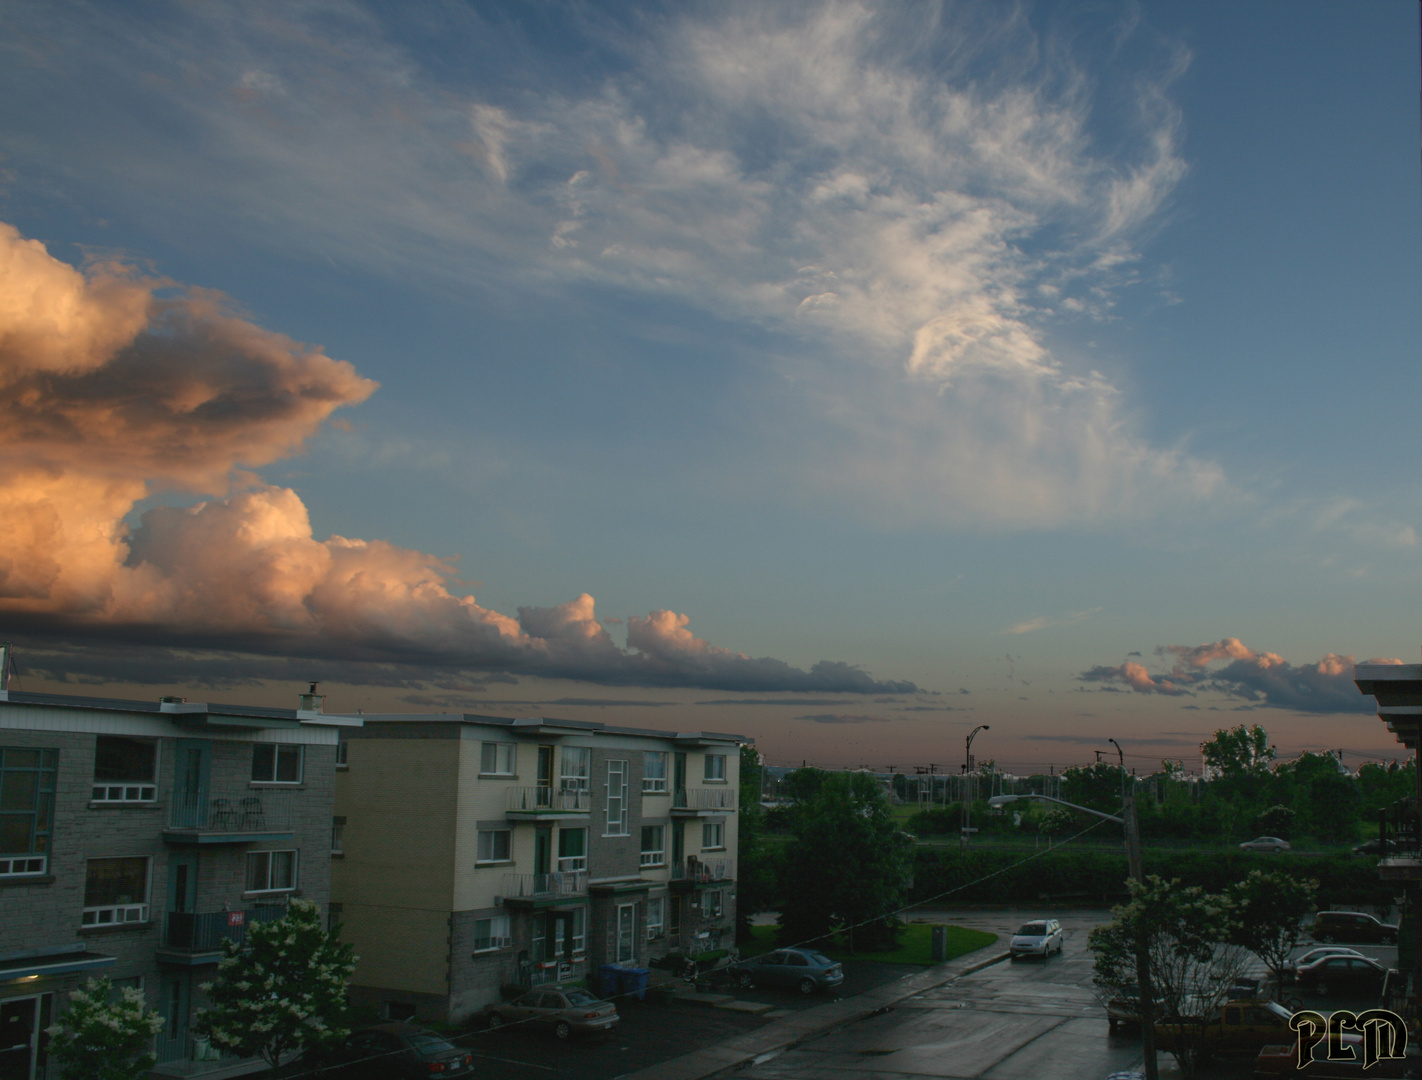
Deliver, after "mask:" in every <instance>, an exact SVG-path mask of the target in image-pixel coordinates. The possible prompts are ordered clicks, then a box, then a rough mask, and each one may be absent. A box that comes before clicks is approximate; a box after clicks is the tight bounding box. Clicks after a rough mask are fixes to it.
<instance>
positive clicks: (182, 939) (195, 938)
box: [159, 904, 286, 964]
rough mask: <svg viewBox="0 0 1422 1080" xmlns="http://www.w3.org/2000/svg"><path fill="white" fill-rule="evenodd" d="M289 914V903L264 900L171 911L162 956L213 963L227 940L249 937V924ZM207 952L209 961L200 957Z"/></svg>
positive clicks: (173, 960)
mask: <svg viewBox="0 0 1422 1080" xmlns="http://www.w3.org/2000/svg"><path fill="white" fill-rule="evenodd" d="M285 914H286V905H285V904H261V905H259V906H256V907H250V908H246V909H245V910H243V909H239V910H236V911H203V912H194V911H170V912H168V917H167V920H166V922H165V923H164V926H163V945H162V948H161V949H160V956H159V959H162V960H166V961H168V962H169V963H179V964H194V963H203V962H208V963H210V962H211V958H212V956H213V955H215V954H216V953H218V952H221V950H222V943H223V942H224V941H231V942H233V943H235V944H237V945H241V944H242V943H243V942H244V941H246V940H247V928H248V927H249V926H256V925H257V924H258V923H264V922H271V921H273V920H274V919H280V918H281V917H282V916H283V915H285ZM162 953H168V954H170V955H167V956H163V955H161V954H162ZM204 955H206V957H207V960H206V961H204V960H202V959H199V958H200V957H203V956H204Z"/></svg>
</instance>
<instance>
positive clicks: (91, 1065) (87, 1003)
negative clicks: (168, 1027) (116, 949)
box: [46, 979, 163, 1080]
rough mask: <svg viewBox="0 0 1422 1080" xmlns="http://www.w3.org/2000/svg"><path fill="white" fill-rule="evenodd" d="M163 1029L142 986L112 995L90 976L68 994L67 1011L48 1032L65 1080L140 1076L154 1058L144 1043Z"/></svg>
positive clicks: (104, 983)
mask: <svg viewBox="0 0 1422 1080" xmlns="http://www.w3.org/2000/svg"><path fill="white" fill-rule="evenodd" d="M162 1030H163V1018H162V1017H161V1016H159V1015H158V1014H157V1013H156V1012H154V1011H152V1010H150V1009H149V1008H148V1007H147V1006H146V1005H145V1004H144V1002H143V991H142V990H139V989H138V988H137V987H134V986H125V987H124V988H123V989H122V990H121V991H119V993H118V994H117V995H115V994H114V988H113V983H111V982H109V980H108V979H90V980H89V981H88V982H86V983H85V984H84V985H83V986H81V987H79V989H77V990H74V991H71V992H70V994H69V1008H68V1010H67V1011H66V1012H65V1014H64V1015H63V1016H62V1017H60V1019H59V1023H57V1024H55V1025H54V1026H53V1027H50V1028H48V1029H47V1032H46V1033H47V1034H48V1035H49V1038H50V1043H49V1052H50V1054H52V1055H53V1056H54V1059H55V1061H56V1062H58V1063H59V1069H60V1075H62V1076H63V1077H64V1078H65V1080H143V1078H144V1077H147V1076H148V1074H149V1073H150V1072H151V1071H152V1069H153V1066H154V1065H155V1064H157V1061H158V1058H157V1056H156V1055H154V1054H153V1052H152V1051H150V1050H149V1049H148V1042H149V1040H150V1039H152V1038H153V1036H154V1035H157V1034H158V1032H160V1031H162Z"/></svg>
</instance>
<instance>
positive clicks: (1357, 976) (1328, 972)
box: [1294, 956, 1387, 997]
mask: <svg viewBox="0 0 1422 1080" xmlns="http://www.w3.org/2000/svg"><path fill="white" fill-rule="evenodd" d="M1294 981H1295V982H1297V983H1298V985H1299V986H1301V987H1303V988H1304V989H1305V990H1312V991H1313V992H1314V993H1315V994H1333V995H1335V996H1340V995H1341V996H1343V997H1362V996H1372V997H1376V996H1378V995H1380V994H1381V993H1382V989H1383V983H1385V982H1386V981H1387V968H1386V967H1384V966H1383V965H1382V964H1379V963H1378V962H1377V961H1376V960H1374V959H1372V958H1371V957H1368V956H1323V957H1320V958H1319V959H1317V960H1315V961H1313V963H1311V964H1300V965H1299V967H1298V968H1296V969H1295V971H1294Z"/></svg>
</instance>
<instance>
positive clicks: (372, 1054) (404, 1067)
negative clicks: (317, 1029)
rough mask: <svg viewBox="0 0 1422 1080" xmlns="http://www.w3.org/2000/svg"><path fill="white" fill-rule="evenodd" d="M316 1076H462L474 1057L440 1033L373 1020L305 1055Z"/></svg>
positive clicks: (356, 1079)
mask: <svg viewBox="0 0 1422 1080" xmlns="http://www.w3.org/2000/svg"><path fill="white" fill-rule="evenodd" d="M305 1060H306V1061H307V1062H308V1063H309V1064H310V1065H311V1067H312V1070H313V1071H314V1072H315V1073H316V1074H317V1075H320V1076H329V1077H339V1078H340V1080H360V1078H368V1080H388V1078H390V1077H401V1076H408V1077H420V1078H421V1080H429V1078H430V1077H431V1076H439V1077H446V1076H465V1075H467V1074H469V1073H470V1072H471V1071H472V1069H473V1062H474V1057H473V1055H472V1054H470V1053H469V1051H468V1050H461V1049H460V1048H459V1047H457V1046H455V1045H454V1044H453V1043H451V1042H449V1041H448V1040H447V1039H445V1038H444V1037H443V1036H442V1035H436V1034H435V1033H434V1032H433V1031H430V1030H428V1029H426V1028H422V1027H416V1026H415V1025H414V1024H394V1023H392V1024H376V1025H374V1026H373V1027H368V1028H362V1029H361V1030H359V1031H356V1032H352V1033H351V1034H350V1035H349V1036H347V1037H346V1039H345V1041H343V1042H340V1043H337V1044H336V1045H335V1046H333V1047H323V1048H322V1049H320V1050H317V1051H314V1052H312V1053H310V1054H308V1055H307V1056H306V1059H305Z"/></svg>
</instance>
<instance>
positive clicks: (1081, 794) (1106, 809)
mask: <svg viewBox="0 0 1422 1080" xmlns="http://www.w3.org/2000/svg"><path fill="white" fill-rule="evenodd" d="M1123 790H1124V788H1123V787H1122V776H1121V766H1119V765H1117V764H1116V763H1115V762H1106V761H1098V762H1096V764H1094V765H1075V766H1073V767H1071V768H1069V769H1067V770H1066V771H1065V772H1063V773H1062V798H1063V799H1065V800H1066V801H1067V802H1071V803H1076V805H1077V806H1085V807H1087V808H1088V809H1091V810H1099V811H1101V812H1102V813H1103V814H1117V813H1119V812H1120V810H1121V793H1122V791H1123Z"/></svg>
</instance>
